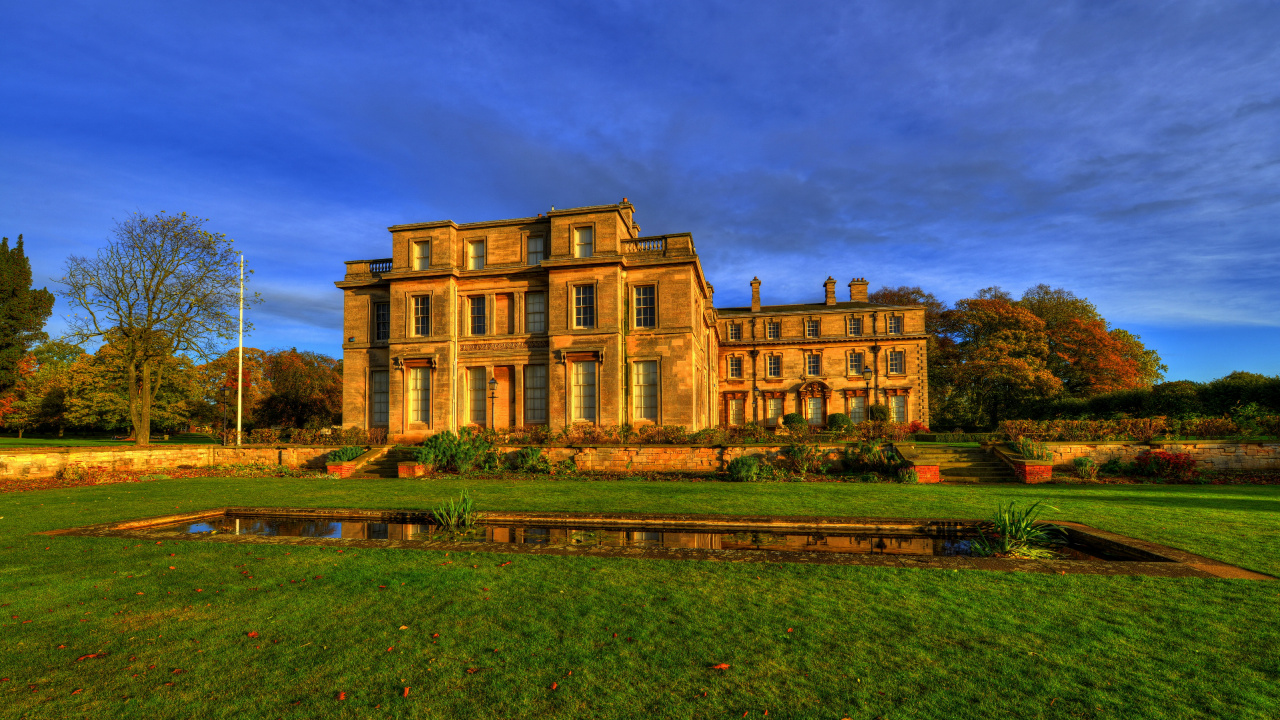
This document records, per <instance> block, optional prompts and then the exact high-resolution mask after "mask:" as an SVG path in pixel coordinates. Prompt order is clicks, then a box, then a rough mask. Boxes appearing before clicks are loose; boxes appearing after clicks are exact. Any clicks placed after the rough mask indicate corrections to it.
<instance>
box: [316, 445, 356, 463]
mask: <svg viewBox="0 0 1280 720" xmlns="http://www.w3.org/2000/svg"><path fill="white" fill-rule="evenodd" d="M363 454H364V448H363V447H362V446H360V445H347V446H346V447H340V448H338V449H337V450H333V451H331V452H330V453H329V454H328V455H326V456H325V460H327V461H328V462H330V463H332V464H334V465H337V464H338V463H345V462H350V461H351V460H355V459H356V458H358V457H360V456H361V455H363Z"/></svg>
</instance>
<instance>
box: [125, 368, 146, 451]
mask: <svg viewBox="0 0 1280 720" xmlns="http://www.w3.org/2000/svg"><path fill="white" fill-rule="evenodd" d="M125 381H126V384H127V385H128V386H129V425H130V427H132V428H133V442H134V443H135V444H137V445H146V444H147V443H148V441H150V440H151V436H150V434H149V433H147V432H143V428H142V398H141V393H140V392H139V391H138V362H137V361H136V360H130V361H129V362H128V363H127V364H126V366H125Z"/></svg>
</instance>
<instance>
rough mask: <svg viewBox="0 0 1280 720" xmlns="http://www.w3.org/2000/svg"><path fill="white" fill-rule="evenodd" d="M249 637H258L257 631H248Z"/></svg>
mask: <svg viewBox="0 0 1280 720" xmlns="http://www.w3.org/2000/svg"><path fill="white" fill-rule="evenodd" d="M249 637H251V638H256V637H258V631H257V630H250V631H249Z"/></svg>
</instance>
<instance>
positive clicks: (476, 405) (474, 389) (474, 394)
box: [467, 367, 485, 425]
mask: <svg viewBox="0 0 1280 720" xmlns="http://www.w3.org/2000/svg"><path fill="white" fill-rule="evenodd" d="M484 380H485V378H484V368H482V367H479V368H468V369H467V383H468V385H470V387H469V388H468V390H469V391H470V393H469V398H470V400H471V422H472V423H473V424H476V425H484V424H485V422H484V417H485V416H484V403H485V394H484V390H485V387H484V385H485V383H484Z"/></svg>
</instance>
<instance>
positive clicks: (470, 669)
mask: <svg viewBox="0 0 1280 720" xmlns="http://www.w3.org/2000/svg"><path fill="white" fill-rule="evenodd" d="M478 672H480V668H467V674H468V675H474V674H476V673H478Z"/></svg>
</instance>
